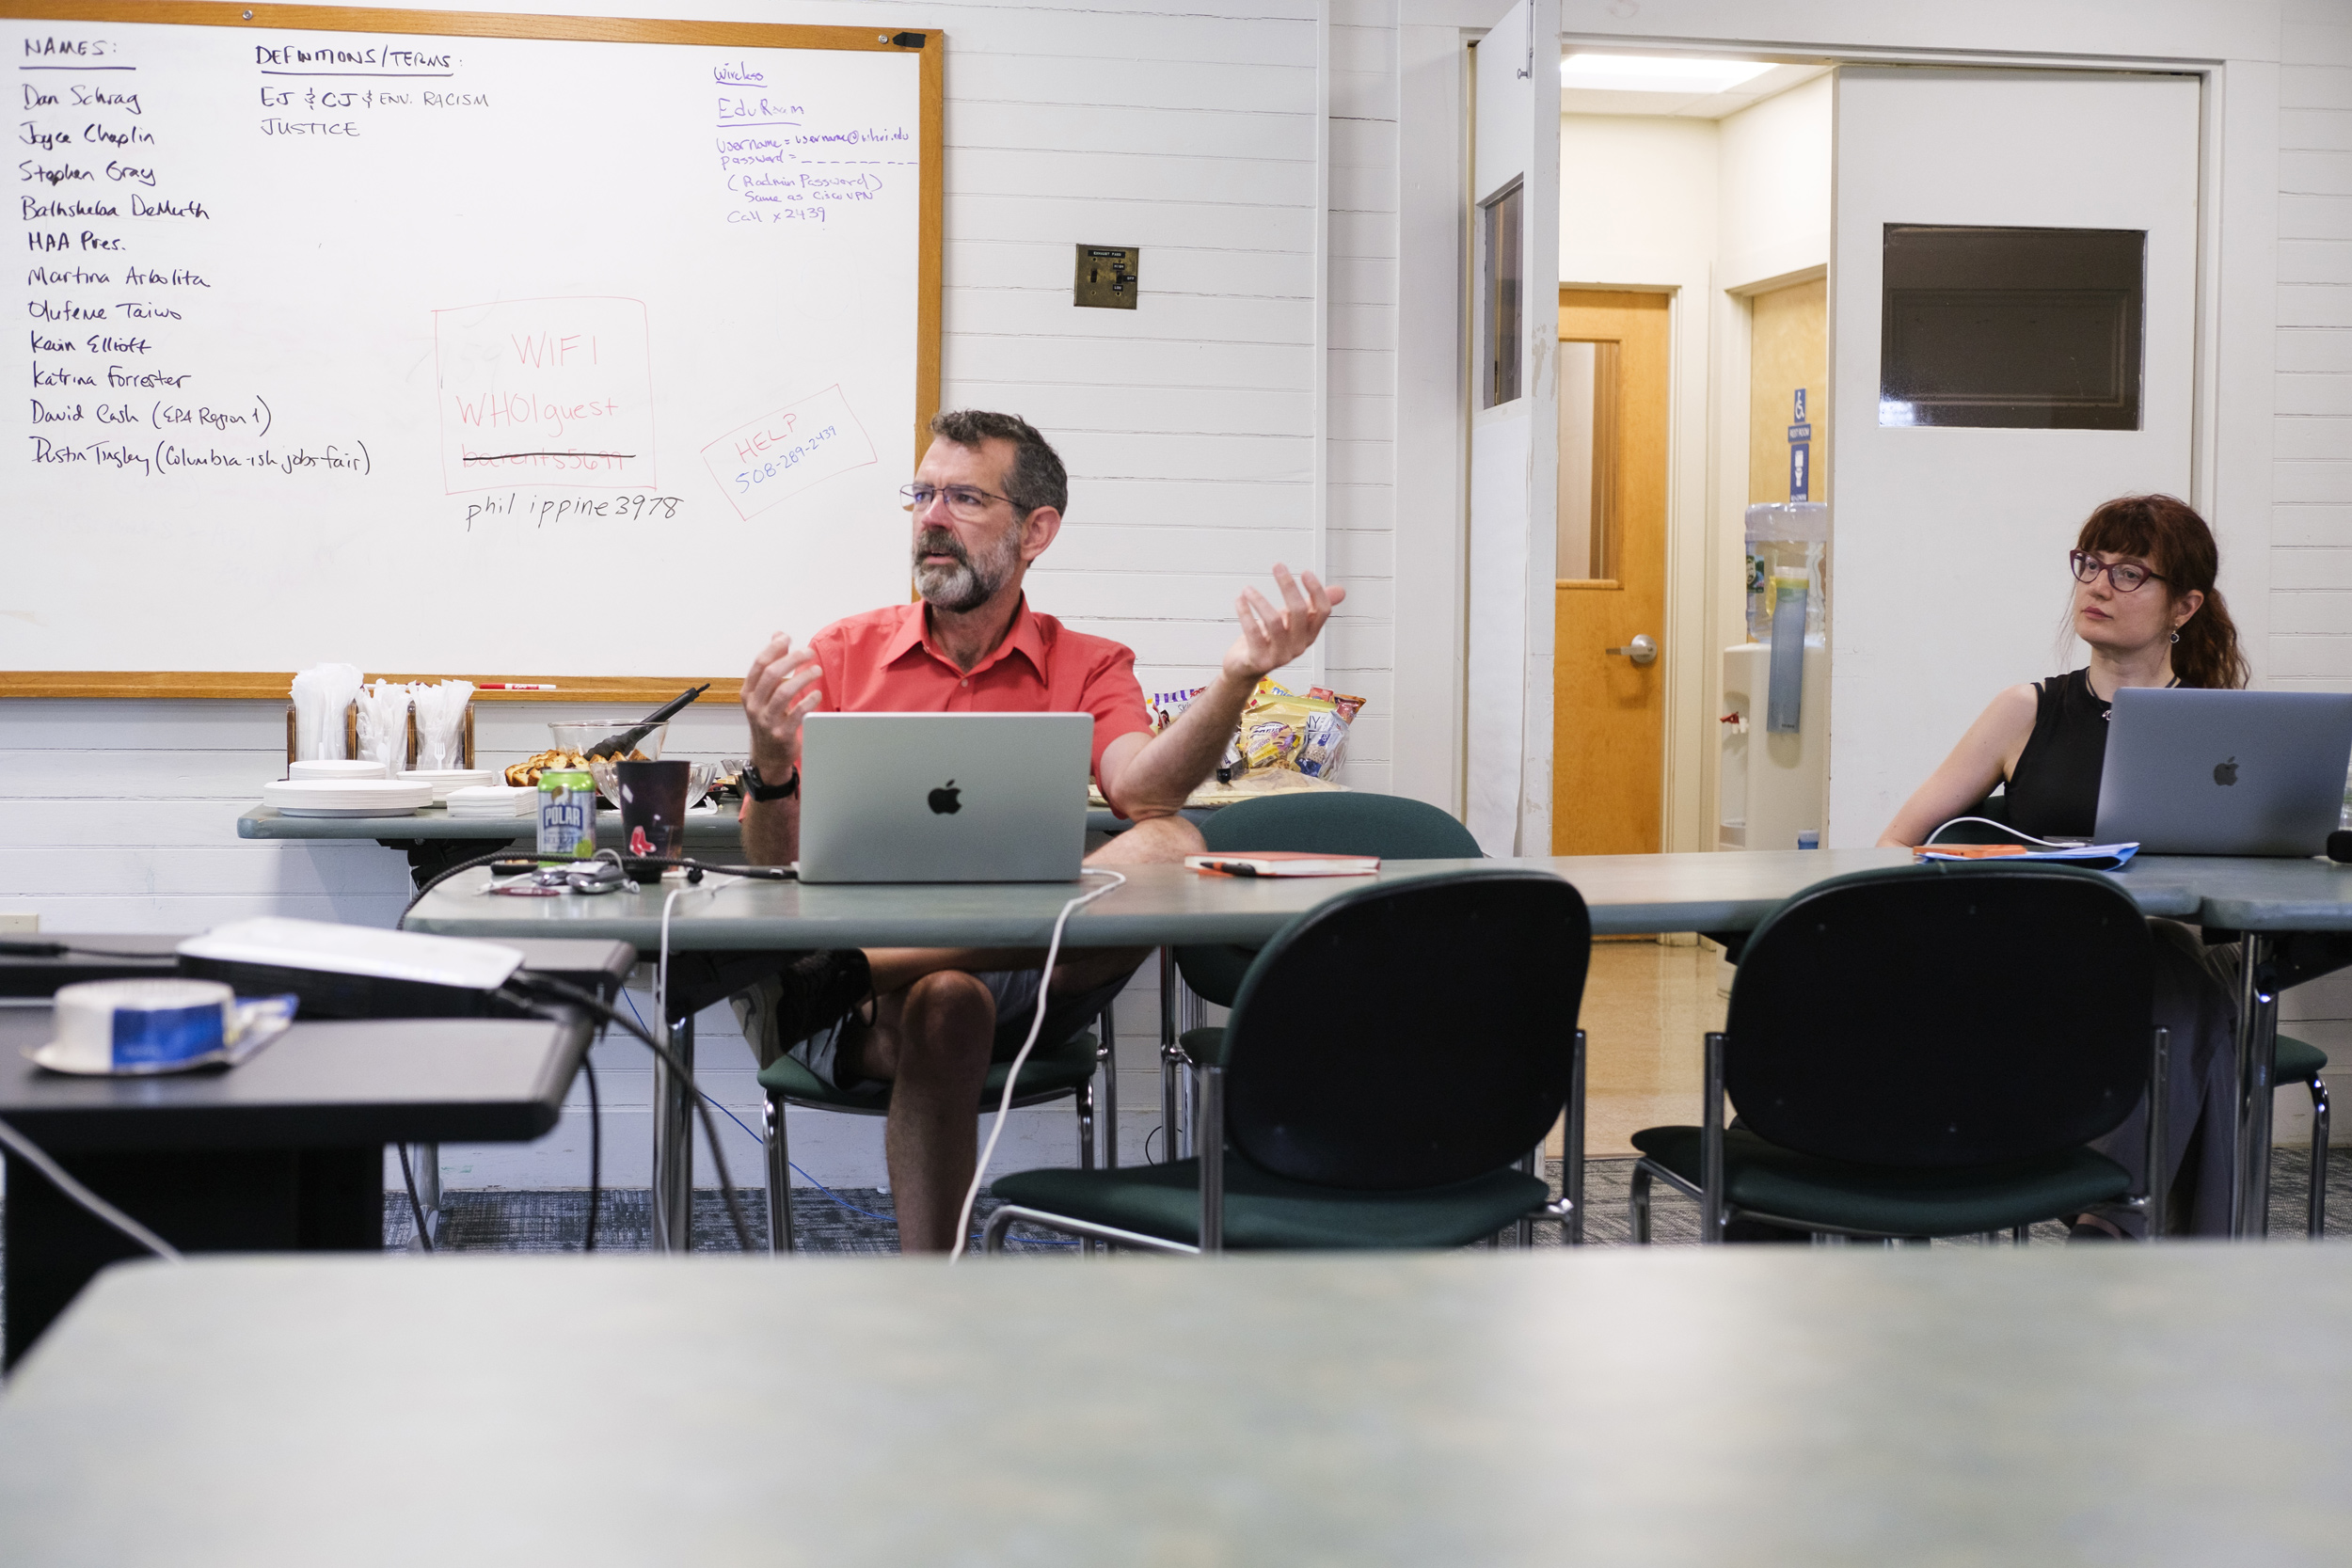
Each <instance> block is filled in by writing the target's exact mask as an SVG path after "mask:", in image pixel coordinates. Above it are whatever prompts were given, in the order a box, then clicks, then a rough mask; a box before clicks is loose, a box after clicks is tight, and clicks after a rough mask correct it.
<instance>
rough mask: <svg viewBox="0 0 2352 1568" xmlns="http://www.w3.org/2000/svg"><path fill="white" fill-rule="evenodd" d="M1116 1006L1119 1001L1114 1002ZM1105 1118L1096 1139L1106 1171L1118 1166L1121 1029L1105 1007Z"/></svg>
mask: <svg viewBox="0 0 2352 1568" xmlns="http://www.w3.org/2000/svg"><path fill="white" fill-rule="evenodd" d="M1114 1005H1116V1004H1114ZM1102 1111H1103V1119H1102V1120H1100V1121H1098V1122H1096V1123H1095V1124H1094V1125H1095V1129H1096V1131H1095V1134H1094V1141H1095V1143H1096V1144H1097V1145H1098V1146H1099V1147H1100V1148H1101V1150H1102V1155H1103V1158H1102V1160H1101V1162H1100V1163H1101V1164H1102V1166H1103V1168H1104V1170H1117V1169H1118V1168H1119V1030H1118V1026H1117V1025H1116V1024H1115V1023H1114V1022H1113V1021H1112V1019H1111V1009H1110V1008H1109V1007H1105V1008H1104V1009H1103V1106H1102Z"/></svg>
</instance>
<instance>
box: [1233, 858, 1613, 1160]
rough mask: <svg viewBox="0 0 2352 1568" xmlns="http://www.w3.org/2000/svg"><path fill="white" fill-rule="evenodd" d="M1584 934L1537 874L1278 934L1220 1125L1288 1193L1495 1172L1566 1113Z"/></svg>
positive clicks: (1484, 881) (1563, 889)
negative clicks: (1289, 1183) (1294, 1184)
mask: <svg viewBox="0 0 2352 1568" xmlns="http://www.w3.org/2000/svg"><path fill="white" fill-rule="evenodd" d="M1591 949H1592V923H1591V921H1590V920H1589V919H1588V918H1587V916H1586V914H1585V911H1584V900H1583V897H1582V896H1581V895H1580V894H1578V892H1577V891H1576V889H1575V888H1573V887H1571V886H1569V885H1568V884H1567V883H1566V882H1564V881H1562V880H1560V879H1558V878H1556V877H1551V876H1547V875H1545V874H1544V873H1542V872H1536V871H1505V870H1501V869H1497V870H1492V871H1488V870H1483V869H1482V870H1465V871H1459V872H1452V873H1448V874H1445V875H1442V876H1434V877H1427V878H1416V879H1412V880H1410V881H1405V882H1391V883H1384V884H1375V885H1372V886H1368V887H1364V888H1359V889H1358V890H1356V891H1355V892H1353V893H1349V894H1345V895H1342V896H1340V897H1338V898H1335V899H1333V900H1331V901H1330V902H1328V903H1327V904H1324V905H1323V906H1321V907H1320V908H1318V909H1315V910H1312V911H1309V912H1308V913H1306V914H1304V915H1302V916H1300V917H1299V918H1298V919H1297V920H1296V921H1295V922H1294V923H1292V924H1291V925H1290V926H1288V927H1284V928H1283V929H1282V931H1281V932H1280V933H1279V934H1278V935H1277V936H1276V937H1275V939H1274V940H1273V941H1272V942H1269V943H1267V944H1266V947H1265V950H1264V951H1263V953H1261V954H1260V955H1259V956H1258V959H1257V961H1256V962H1255V963H1254V964H1252V965H1251V966H1250V970H1249V974H1248V978H1247V979H1245V980H1244V981H1243V982H1242V988H1241V993H1240V995H1239V996H1237V997H1236V998H1235V999H1234V1003H1233V1014H1232V1019H1231V1020H1230V1021H1229V1022H1227V1024H1226V1026H1225V1062H1226V1084H1225V1106H1226V1111H1225V1127H1226V1135H1227V1137H1228V1138H1229V1139H1230V1140H1231V1141H1232V1144H1233V1145H1234V1147H1235V1148H1239V1149H1240V1150H1241V1151H1242V1153H1244V1154H1246V1155H1247V1156H1248V1158H1249V1159H1251V1160H1252V1161H1254V1162H1256V1163H1257V1164H1259V1165H1262V1166H1263V1167H1264V1168H1265V1169H1267V1170H1270V1171H1273V1172H1275V1173H1276V1174H1278V1175H1280V1176H1287V1177H1290V1178H1292V1179H1293V1180H1299V1181H1312V1182H1317V1183H1320V1184H1323V1185H1326V1186H1333V1187H1348V1188H1356V1189H1359V1190H1366V1191H1380V1192H1396V1191H1403V1190H1407V1189H1412V1188H1420V1187H1438V1186H1444V1185H1446V1184H1448V1183H1450V1182H1454V1181H1464V1180H1470V1178H1472V1177H1476V1176H1484V1175H1486V1174H1487V1173H1489V1172H1492V1171H1496V1170H1500V1169H1502V1167H1504V1166H1505V1165H1508V1164H1511V1163H1512V1162H1514V1161H1516V1160H1518V1158H1520V1157H1521V1156H1522V1155H1524V1154H1526V1153H1527V1151H1528V1150H1529V1149H1531V1148H1534V1147H1535V1144H1536V1141H1537V1140H1538V1139H1540V1138H1542V1137H1543V1136H1544V1134H1545V1133H1546V1132H1549V1130H1550V1128H1551V1124H1552V1123H1553V1121H1555V1120H1556V1119H1558V1117H1559V1115H1560V1109H1561V1107H1562V1106H1563V1105H1564V1104H1565V1103H1566V1100H1567V1093H1568V1080H1569V1073H1570V1069H1571V1065H1572V1060H1573V1053H1574V1044H1575V1036H1576V1018H1577V1008H1578V1006H1580V1005H1581V1002H1582V1000H1583V996H1584V970H1585V965H1586V962H1587V960H1588V958H1590V956H1591Z"/></svg>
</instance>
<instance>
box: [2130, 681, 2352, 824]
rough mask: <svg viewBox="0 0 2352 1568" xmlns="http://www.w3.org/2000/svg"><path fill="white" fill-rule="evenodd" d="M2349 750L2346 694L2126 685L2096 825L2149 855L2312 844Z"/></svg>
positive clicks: (2328, 816) (2351, 703) (2339, 792)
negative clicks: (2135, 843)
mask: <svg viewBox="0 0 2352 1568" xmlns="http://www.w3.org/2000/svg"><path fill="white" fill-rule="evenodd" d="M2347 758H2352V694H2339V693H2336V692H2326V691H2205V690H2191V689H2183V688H2179V687H2174V688H2170V689H2156V688H2153V687H2125V688H2124V689H2122V690H2121V691H2118V692H2117V693H2116V694H2115V708H2114V711H2113V713H2112V714H2111V715H2110V716H2109V719H2108V721H2107V760H2106V768H2105V769H2104V770H2103V771H2102V772H2101V774H2100V779H2099V818H2098V828H2097V832H2096V834H2095V836H2096V838H2097V840H2098V842H2099V843H2101V844H2122V843H2125V842H2128V841H2131V840H2135V839H2136V840H2137V841H2138V843H2139V847H2141V848H2142V849H2144V850H2146V851H2147V852H2148V853H2150V854H2155V855H2316V854H2320V853H2322V852H2323V851H2324V850H2325V849H2326V848H2327V846H2328V833H2329V832H2333V831H2334V829H2335V826H2336V817H2337V813H2338V812H2339V811H2340V810H2341V809H2342V807H2343V804H2344V766H2345V762H2346V760H2347Z"/></svg>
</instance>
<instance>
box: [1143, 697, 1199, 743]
mask: <svg viewBox="0 0 2352 1568" xmlns="http://www.w3.org/2000/svg"><path fill="white" fill-rule="evenodd" d="M1207 689H1208V688H1207V687H1205V686H1196V687H1194V688H1193V689H1191V690H1189V691H1157V692H1153V693H1152V702H1151V708H1152V734H1153V735H1158V734H1159V733H1160V732H1161V731H1163V730H1165V729H1167V728H1168V725H1170V724H1173V723H1174V722H1176V720H1177V718H1178V717H1179V716H1180V715H1181V714H1183V712H1184V709H1185V708H1187V707H1189V706H1191V705H1192V700H1193V699H1194V698H1195V697H1198V696H1200V693H1202V692H1203V691H1206V690H1207Z"/></svg>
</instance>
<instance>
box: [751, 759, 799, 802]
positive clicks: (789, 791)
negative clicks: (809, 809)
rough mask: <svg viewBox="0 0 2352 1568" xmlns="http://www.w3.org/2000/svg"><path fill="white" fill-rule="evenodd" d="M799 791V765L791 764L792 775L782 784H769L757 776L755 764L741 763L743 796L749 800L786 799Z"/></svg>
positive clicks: (757, 771)
mask: <svg viewBox="0 0 2352 1568" xmlns="http://www.w3.org/2000/svg"><path fill="white" fill-rule="evenodd" d="M800 792H801V765H800V764H799V763H797V762H796V763H794V764H793V765H792V776H791V777H790V778H788V779H787V780H785V781H784V783H782V784H770V783H769V782H768V781H767V780H765V779H763V778H761V777H760V776H759V768H758V767H757V766H756V765H755V764H753V763H748V762H747V763H745V764H744V765H743V797H744V799H745V800H762V801H765V800H790V799H791V798H792V797H793V796H795V795H798V794H799V793H800Z"/></svg>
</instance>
